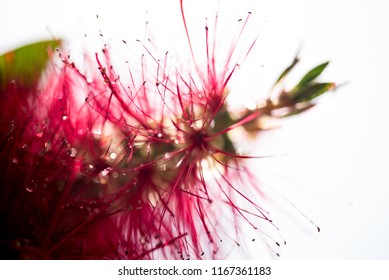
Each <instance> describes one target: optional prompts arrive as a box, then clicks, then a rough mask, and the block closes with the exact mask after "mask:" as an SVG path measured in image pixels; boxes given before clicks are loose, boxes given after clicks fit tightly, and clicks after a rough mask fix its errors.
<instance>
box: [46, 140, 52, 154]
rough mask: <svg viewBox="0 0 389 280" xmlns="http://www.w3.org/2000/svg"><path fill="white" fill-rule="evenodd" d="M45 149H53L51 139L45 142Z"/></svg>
mask: <svg viewBox="0 0 389 280" xmlns="http://www.w3.org/2000/svg"><path fill="white" fill-rule="evenodd" d="M45 150H46V152H48V151H50V150H51V142H50V141H47V142H46V143H45Z"/></svg>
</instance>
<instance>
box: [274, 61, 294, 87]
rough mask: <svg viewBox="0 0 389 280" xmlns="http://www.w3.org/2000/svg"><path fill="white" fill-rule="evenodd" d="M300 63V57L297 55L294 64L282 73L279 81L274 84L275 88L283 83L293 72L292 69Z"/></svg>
mask: <svg viewBox="0 0 389 280" xmlns="http://www.w3.org/2000/svg"><path fill="white" fill-rule="evenodd" d="M299 61H300V59H299V58H298V56H297V55H296V57H295V58H294V60H293V62H292V64H290V65H289V66H288V67H287V68H286V69H285V70H284V71H283V72H282V73H281V75H280V76H279V77H278V79H277V80H276V82H275V83H274V85H273V86H275V85H277V84H278V83H279V82H281V81H282V80H283V79H284V78H285V77H286V75H288V74H289V72H290V71H292V69H293V68H294V67H295V66H296V64H297V63H298V62H299Z"/></svg>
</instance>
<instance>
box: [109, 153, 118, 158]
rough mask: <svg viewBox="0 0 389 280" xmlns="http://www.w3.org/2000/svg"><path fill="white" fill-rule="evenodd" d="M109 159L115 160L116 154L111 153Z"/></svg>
mask: <svg viewBox="0 0 389 280" xmlns="http://www.w3.org/2000/svg"><path fill="white" fill-rule="evenodd" d="M109 157H110V159H116V158H117V154H116V153H111V154H110V155H109Z"/></svg>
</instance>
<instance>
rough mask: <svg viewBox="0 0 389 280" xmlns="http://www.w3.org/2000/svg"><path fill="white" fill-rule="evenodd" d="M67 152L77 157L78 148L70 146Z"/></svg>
mask: <svg viewBox="0 0 389 280" xmlns="http://www.w3.org/2000/svg"><path fill="white" fill-rule="evenodd" d="M67 153H68V155H69V156H70V157H75V156H76V154H77V150H76V149H75V148H70V149H68V150H67Z"/></svg>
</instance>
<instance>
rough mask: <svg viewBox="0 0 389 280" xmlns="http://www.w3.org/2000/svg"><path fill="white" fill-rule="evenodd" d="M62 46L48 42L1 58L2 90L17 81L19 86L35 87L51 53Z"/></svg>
mask: <svg viewBox="0 0 389 280" xmlns="http://www.w3.org/2000/svg"><path fill="white" fill-rule="evenodd" d="M59 45H60V41H58V40H47V41H41V42H37V43H33V44H30V45H26V46H23V47H20V48H18V49H15V50H13V51H10V52H7V53H5V54H3V55H1V56H0V90H4V88H5V87H6V86H7V85H8V84H9V83H10V82H11V81H15V82H16V83H17V84H18V85H19V86H25V87H31V86H34V85H35V84H36V83H37V82H38V80H39V78H40V75H41V72H42V71H43V70H44V69H45V66H46V63H47V60H48V58H49V51H50V50H53V49H54V48H56V47H58V46H59Z"/></svg>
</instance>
